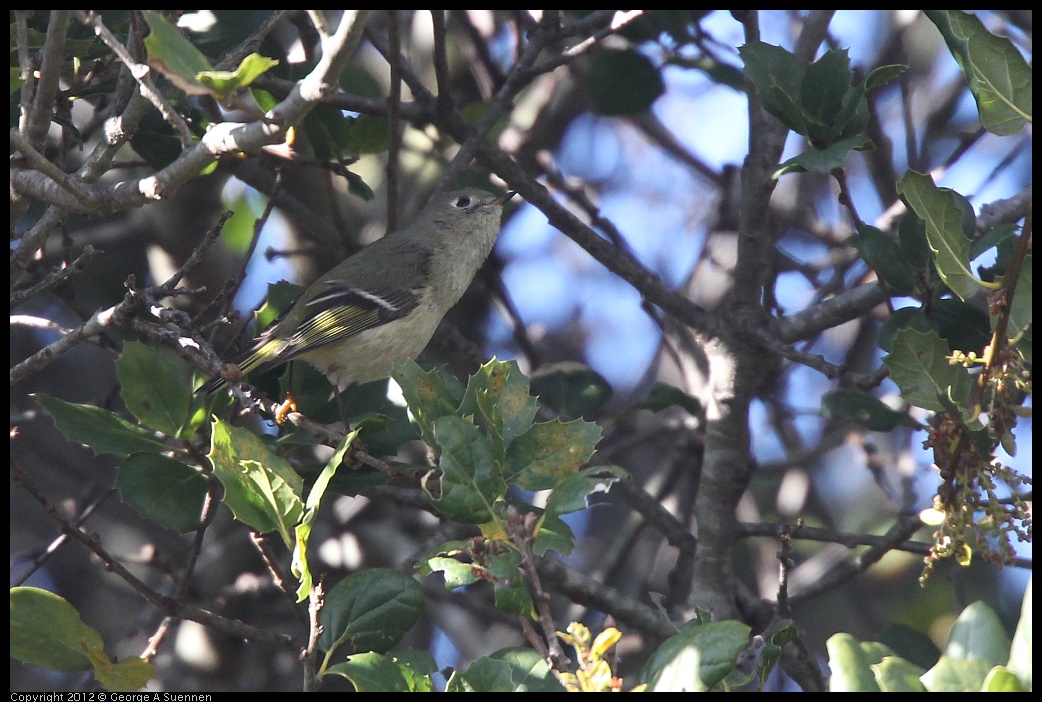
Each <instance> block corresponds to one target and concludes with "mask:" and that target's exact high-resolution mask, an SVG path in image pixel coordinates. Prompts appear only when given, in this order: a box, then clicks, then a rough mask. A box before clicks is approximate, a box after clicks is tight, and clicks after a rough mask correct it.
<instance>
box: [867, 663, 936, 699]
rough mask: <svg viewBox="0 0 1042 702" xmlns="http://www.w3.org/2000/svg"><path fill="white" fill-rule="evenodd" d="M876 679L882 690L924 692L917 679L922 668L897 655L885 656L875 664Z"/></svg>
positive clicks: (924, 689)
mask: <svg viewBox="0 0 1042 702" xmlns="http://www.w3.org/2000/svg"><path fill="white" fill-rule="evenodd" d="M875 674H876V680H877V681H878V683H879V689H880V690H882V691H883V692H926V686H925V685H923V683H922V681H921V680H919V676H920V675H922V674H923V669H922V668H920V667H919V666H917V665H913V664H912V663H909V662H908V661H906V660H905V659H904V658H899V657H898V656H887V657H885V658H884V659H883V660H882V661H880V662H879V664H878V665H876V666H875Z"/></svg>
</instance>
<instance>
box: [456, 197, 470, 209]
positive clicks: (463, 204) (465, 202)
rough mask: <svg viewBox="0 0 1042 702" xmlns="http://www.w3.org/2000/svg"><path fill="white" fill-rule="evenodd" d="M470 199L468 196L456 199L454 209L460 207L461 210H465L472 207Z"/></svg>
mask: <svg viewBox="0 0 1042 702" xmlns="http://www.w3.org/2000/svg"><path fill="white" fill-rule="evenodd" d="M470 204H471V203H470V197H469V196H468V195H461V196H460V197H458V198H456V201H455V202H453V203H452V206H453V207H458V208H459V209H461V210H465V209H467V208H468V207H470Z"/></svg>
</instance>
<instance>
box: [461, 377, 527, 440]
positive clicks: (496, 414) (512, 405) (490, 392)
mask: <svg viewBox="0 0 1042 702" xmlns="http://www.w3.org/2000/svg"><path fill="white" fill-rule="evenodd" d="M538 410H539V406H538V403H537V402H536V400H535V398H534V397H532V395H531V392H530V385H529V381H528V377H527V376H526V375H525V374H524V373H522V372H521V369H520V368H518V367H517V361H513V360H511V361H497V360H496V359H492V360H491V361H489V362H488V363H486V364H485V365H483V366H481V368H479V369H478V372H477V373H475V374H474V375H473V376H471V378H470V382H469V383H468V384H467V392H466V395H465V396H464V398H463V402H462V403H461V404H460V407H459V412H458V414H459V415H460V416H464V417H466V416H473V417H474V424H475V425H477V427H478V429H480V430H481V431H483V432H484V433H485V436H487V437H488V438H489V439H490V440H491V441H492V445H493V447H494V449H495V456H496V458H497V459H501V458H502V456H503V452H504V451H505V450H506V449H507V447H509V446H510V445H511V444H512V443H513V441H514V440H515V439H516V438H517V437H518V436H520V435H522V434H524V433H526V432H528V431H530V430H531V428H532V420H533V419H535V415H536V412H537V411H538Z"/></svg>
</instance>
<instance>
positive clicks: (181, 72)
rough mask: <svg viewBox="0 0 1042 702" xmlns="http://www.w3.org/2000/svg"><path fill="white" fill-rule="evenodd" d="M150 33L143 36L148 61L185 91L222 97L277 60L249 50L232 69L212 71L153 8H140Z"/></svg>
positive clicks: (196, 51) (176, 29)
mask: <svg viewBox="0 0 1042 702" xmlns="http://www.w3.org/2000/svg"><path fill="white" fill-rule="evenodd" d="M141 12H142V14H143V15H144V18H145V22H147V23H148V26H149V29H151V30H152V31H151V33H150V34H149V35H148V36H147V37H145V48H146V49H147V50H148V64H149V65H150V66H152V67H153V68H155V69H156V70H157V71H159V72H160V73H162V74H163V75H164V76H166V77H167V78H168V79H169V80H170V81H171V82H172V83H173V84H174V85H176V86H177V87H178V88H180V89H181V90H183V91H184V92H185V93H187V94H189V95H214V96H215V97H217V98H218V99H219V100H222V101H223V100H225V99H226V98H227V97H228V96H229V95H231V94H232V93H234V92H235V91H236V90H239V89H240V88H245V87H247V86H249V85H250V83H252V82H253V81H254V80H256V79H257V76H260V75H261V74H263V73H265V72H266V71H268V70H269V69H270V68H272V67H273V66H277V65H278V63H279V62H278V61H276V60H274V59H269V58H265V57H264V56H260V55H259V54H250V55H249V56H247V57H246V58H244V59H243V60H242V61H240V62H239V66H238V67H237V68H236V69H235V70H234V71H215V70H214V68H213V66H211V65H210V61H209V59H207V58H206V56H204V55H203V53H202V52H201V51H199V49H197V48H195V45H194V44H192V42H190V41H188V39H186V38H185V37H184V35H183V34H181V31H180V30H179V29H178V28H177V27H176V26H175V25H173V24H171V23H170V22H169V21H168V20H167V19H166V18H165V17H163V15H161V14H160V13H159V12H157V11H156V10H142V11H141Z"/></svg>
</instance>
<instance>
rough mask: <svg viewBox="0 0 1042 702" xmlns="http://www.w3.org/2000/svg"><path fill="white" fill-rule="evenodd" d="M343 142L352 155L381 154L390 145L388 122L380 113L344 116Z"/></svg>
mask: <svg viewBox="0 0 1042 702" xmlns="http://www.w3.org/2000/svg"><path fill="white" fill-rule="evenodd" d="M344 121H345V123H346V124H345V128H344V132H343V134H344V136H343V144H344V147H345V149H346V151H347V153H349V154H351V155H352V156H359V155H361V154H382V153H384V152H385V151H387V149H388V148H389V147H390V145H391V136H390V131H389V130H390V124H389V123H388V120H387V118H386V117H384V116H381V115H360V116H358V117H345V118H344Z"/></svg>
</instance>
